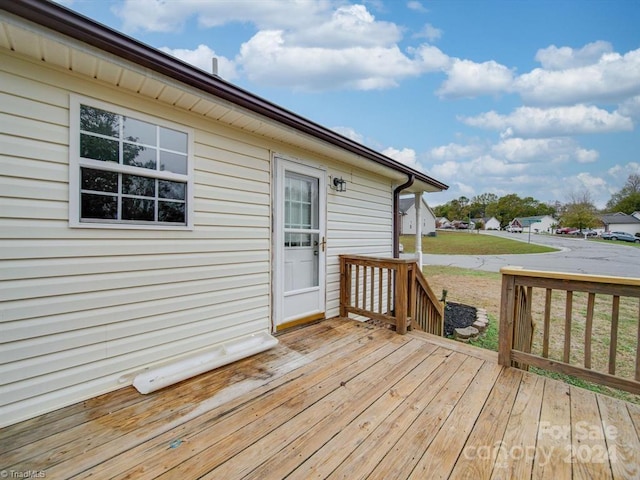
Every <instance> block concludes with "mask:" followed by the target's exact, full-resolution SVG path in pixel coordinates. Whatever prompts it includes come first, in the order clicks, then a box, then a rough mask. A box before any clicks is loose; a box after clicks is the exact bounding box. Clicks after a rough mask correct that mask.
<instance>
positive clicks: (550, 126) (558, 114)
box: [460, 105, 633, 137]
mask: <svg viewBox="0 0 640 480" xmlns="http://www.w3.org/2000/svg"><path fill="white" fill-rule="evenodd" d="M460 120H461V121H462V122H464V123H466V124H467V125H471V126H474V127H479V128H485V129H490V130H497V131H502V132H507V131H508V132H509V134H510V135H516V136H522V137H555V136H567V135H577V134H594V133H607V132H620V131H629V130H632V129H633V122H632V120H631V119H630V118H628V117H625V116H623V115H621V114H620V113H618V112H613V113H609V112H608V111H606V110H603V109H600V108H597V107H594V106H587V105H575V106H571V107H556V108H547V109H542V108H535V107H520V108H517V109H516V110H515V111H513V112H512V113H511V114H509V115H501V114H498V113H496V112H494V111H491V112H487V113H483V114H481V115H478V116H476V117H461V118H460Z"/></svg>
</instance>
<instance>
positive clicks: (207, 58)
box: [160, 45, 238, 80]
mask: <svg viewBox="0 0 640 480" xmlns="http://www.w3.org/2000/svg"><path fill="white" fill-rule="evenodd" d="M160 50H162V51H163V52H165V53H168V54H169V55H173V56H174V57H177V58H179V59H180V60H182V61H184V62H187V63H189V64H191V65H194V66H196V67H198V68H200V69H201V70H204V71H206V72H209V73H211V69H212V59H213V57H216V58H217V59H218V75H219V76H220V77H222V78H224V79H225V80H233V79H234V78H236V77H237V76H238V75H237V72H236V68H235V64H234V63H233V61H231V60H229V59H228V58H225V57H223V56H220V55H216V52H214V51H213V50H211V49H210V48H209V47H207V46H206V45H198V47H197V48H196V49H195V50H187V49H182V48H168V47H162V48H160Z"/></svg>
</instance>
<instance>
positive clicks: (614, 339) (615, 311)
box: [609, 295, 620, 375]
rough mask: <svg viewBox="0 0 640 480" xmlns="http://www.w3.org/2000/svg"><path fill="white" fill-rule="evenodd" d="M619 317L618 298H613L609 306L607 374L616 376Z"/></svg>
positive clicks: (616, 296) (615, 296)
mask: <svg viewBox="0 0 640 480" xmlns="http://www.w3.org/2000/svg"><path fill="white" fill-rule="evenodd" d="M619 316H620V297H619V296H618V295H614V296H613V304H612V306H611V343H609V373H610V374H611V375H615V374H616V353H617V350H618V317H619Z"/></svg>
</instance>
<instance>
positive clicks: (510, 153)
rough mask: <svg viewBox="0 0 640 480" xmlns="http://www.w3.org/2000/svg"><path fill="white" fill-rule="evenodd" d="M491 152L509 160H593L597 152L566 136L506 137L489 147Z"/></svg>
mask: <svg viewBox="0 0 640 480" xmlns="http://www.w3.org/2000/svg"><path fill="white" fill-rule="evenodd" d="M491 152H492V154H494V155H496V156H498V157H500V158H504V159H505V160H507V161H509V162H514V163H525V162H549V163H557V162H565V161H569V160H575V161H577V162H578V163H589V162H594V161H595V160H597V159H598V152H597V151H595V150H586V149H584V148H581V147H580V146H579V145H578V144H577V142H576V141H575V140H574V139H572V138H568V137H557V138H508V139H505V140H503V141H501V142H500V143H498V144H496V145H494V146H493V147H492V148H491Z"/></svg>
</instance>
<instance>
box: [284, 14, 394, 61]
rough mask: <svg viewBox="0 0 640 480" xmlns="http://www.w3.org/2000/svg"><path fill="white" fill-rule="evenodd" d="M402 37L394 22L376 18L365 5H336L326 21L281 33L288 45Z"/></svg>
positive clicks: (387, 41) (369, 43) (361, 43)
mask: <svg viewBox="0 0 640 480" xmlns="http://www.w3.org/2000/svg"><path fill="white" fill-rule="evenodd" d="M401 37H402V34H401V32H400V28H399V27H398V26H397V25H395V24H393V23H389V22H381V21H376V20H375V17H374V16H373V15H371V14H370V13H369V12H368V11H367V9H366V7H365V6H364V5H349V6H344V7H339V8H337V9H336V10H335V12H333V14H332V15H331V18H330V19H328V20H327V21H324V22H320V23H318V24H317V25H313V26H309V27H307V28H304V29H302V28H296V29H292V30H289V31H287V33H286V34H285V35H284V38H285V39H286V43H287V44H288V45H295V46H296V47H314V48H318V47H319V48H323V47H324V48H333V49H338V50H344V49H346V48H349V47H373V48H375V47H379V46H393V45H395V44H396V43H397V42H398V41H399V40H400V39H401Z"/></svg>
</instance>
